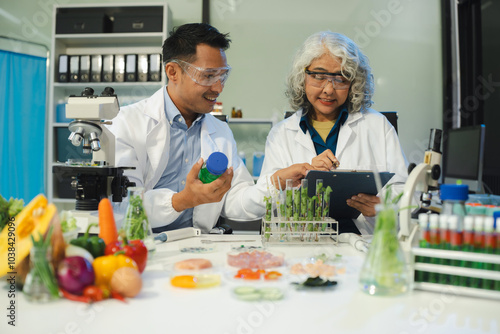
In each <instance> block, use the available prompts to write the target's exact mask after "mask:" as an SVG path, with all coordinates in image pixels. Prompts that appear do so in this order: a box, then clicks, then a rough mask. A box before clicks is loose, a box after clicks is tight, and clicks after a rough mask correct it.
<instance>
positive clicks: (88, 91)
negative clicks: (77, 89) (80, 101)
mask: <svg viewBox="0 0 500 334" xmlns="http://www.w3.org/2000/svg"><path fill="white" fill-rule="evenodd" d="M93 95H94V90H93V89H92V88H90V87H85V89H84V90H83V91H82V96H93Z"/></svg>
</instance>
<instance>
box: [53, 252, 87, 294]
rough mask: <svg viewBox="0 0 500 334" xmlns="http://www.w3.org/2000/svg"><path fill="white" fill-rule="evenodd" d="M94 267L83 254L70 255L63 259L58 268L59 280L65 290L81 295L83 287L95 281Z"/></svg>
mask: <svg viewBox="0 0 500 334" xmlns="http://www.w3.org/2000/svg"><path fill="white" fill-rule="evenodd" d="M94 279H95V274H94V268H92V264H90V262H89V261H88V260H87V259H85V258H83V257H81V256H70V257H67V258H65V259H64V260H62V262H61V263H60V264H59V267H58V269H57V281H58V282H59V286H60V287H61V288H63V289H64V290H66V291H68V292H70V293H72V294H75V295H81V294H82V293H83V289H84V288H85V287H86V286H88V285H91V284H93V283H94Z"/></svg>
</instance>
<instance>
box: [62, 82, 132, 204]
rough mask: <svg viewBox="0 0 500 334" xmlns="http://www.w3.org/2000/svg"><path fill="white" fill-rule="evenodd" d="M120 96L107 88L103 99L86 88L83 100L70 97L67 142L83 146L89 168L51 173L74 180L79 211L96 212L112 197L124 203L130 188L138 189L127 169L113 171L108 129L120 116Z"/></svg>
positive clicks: (68, 167)
mask: <svg viewBox="0 0 500 334" xmlns="http://www.w3.org/2000/svg"><path fill="white" fill-rule="evenodd" d="M119 110H120V107H119V105H118V99H117V96H116V95H115V94H114V90H113V88H111V87H106V88H105V89H104V91H103V92H102V93H101V95H100V96H97V95H94V90H93V89H92V88H90V87H87V88H85V89H84V90H83V92H82V93H81V95H80V96H75V95H71V96H70V97H69V99H68V104H67V105H66V117H67V118H71V119H74V121H72V122H71V123H70V124H69V126H68V128H69V130H70V131H71V134H70V136H69V138H68V140H69V141H70V142H71V143H72V144H73V145H75V146H80V145H82V144H83V153H84V154H89V155H90V154H91V155H92V160H91V162H90V164H85V163H76V164H73V163H70V162H66V163H65V164H61V165H56V166H53V167H52V172H53V173H55V174H56V175H58V176H61V177H63V178H71V179H72V181H71V187H72V188H73V189H74V190H75V197H76V206H75V208H76V210H77V211H93V210H97V208H98V205H99V202H100V200H101V199H102V198H104V197H109V196H112V201H113V202H121V201H122V198H123V197H126V196H127V187H130V186H135V184H134V183H133V182H129V180H128V178H127V177H126V176H124V175H123V172H124V170H125V169H132V168H133V167H114V164H115V136H114V135H113V134H112V133H111V131H109V130H108V129H107V128H106V126H105V125H109V124H111V122H110V121H109V120H111V119H113V118H114V117H115V116H116V115H117V114H118V112H119Z"/></svg>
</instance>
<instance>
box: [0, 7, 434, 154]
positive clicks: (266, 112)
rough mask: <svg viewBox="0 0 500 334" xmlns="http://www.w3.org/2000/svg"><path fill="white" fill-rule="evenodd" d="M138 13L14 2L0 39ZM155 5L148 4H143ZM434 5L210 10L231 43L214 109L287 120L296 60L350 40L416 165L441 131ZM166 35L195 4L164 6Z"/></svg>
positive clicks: (1, 10)
mask: <svg viewBox="0 0 500 334" xmlns="http://www.w3.org/2000/svg"><path fill="white" fill-rule="evenodd" d="M134 2H137V4H138V5H140V4H141V3H140V2H138V1H137V0H133V1H126V0H120V1H110V0H100V1H96V0H88V1H81V0H17V1H5V0H3V1H2V2H1V5H0V34H2V35H7V36H10V37H16V38H21V39H24V40H30V41H36V42H38V43H42V44H45V45H47V46H50V34H51V26H52V22H51V17H52V16H51V15H52V7H51V6H52V4H54V3H58V4H62V5H64V4H76V3H86V4H89V5H91V4H94V3H110V4H111V3H134ZM151 2H154V1H151ZM439 3H440V1H439V0H419V1H416V0H350V1H346V0H308V1H303V0H288V1H287V0H272V1H270V0H267V1H266V0H212V1H211V23H212V24H213V25H214V26H216V27H217V28H218V29H219V30H220V31H221V32H229V33H230V36H231V38H232V40H233V43H232V45H231V48H230V49H229V50H228V52H227V55H228V61H229V63H230V65H231V66H232V67H233V72H232V74H231V77H230V79H229V80H228V83H227V85H226V88H225V90H224V92H223V94H222V95H221V97H220V101H222V102H223V103H224V106H225V111H226V113H228V112H229V111H230V108H231V107H232V106H240V107H242V109H243V114H244V117H246V118H269V117H271V116H272V115H273V114H276V115H279V117H281V115H282V113H283V111H285V110H289V107H288V103H287V101H286V98H285V96H284V89H285V87H284V83H285V78H286V75H287V72H288V69H289V68H290V65H291V59H292V57H293V54H294V53H295V50H296V49H297V48H298V47H299V46H300V45H301V43H302V42H303V41H304V40H305V38H306V37H307V36H309V35H311V34H312V33H314V32H317V31H321V30H332V31H338V32H341V33H344V34H346V35H347V36H349V37H351V38H352V39H354V40H355V41H356V42H358V44H359V45H360V46H362V49H363V50H364V52H365V53H366V54H367V55H368V57H369V58H370V62H371V66H372V68H373V72H374V75H375V79H376V90H375V91H376V93H375V96H374V101H375V104H374V108H375V109H377V110H380V111H389V110H395V111H398V112H399V116H400V119H399V136H400V139H401V142H402V144H403V149H404V150H405V153H406V155H407V158H408V159H409V160H410V161H413V162H417V163H419V162H421V161H422V159H423V151H424V150H425V148H426V147H427V142H428V137H429V129H430V128H433V127H437V128H441V124H442V79H441V72H442V66H441V63H442V60H441V26H440V24H441V23H440V4H439ZM168 4H169V6H170V9H171V11H172V17H173V25H174V26H176V25H180V24H183V23H188V22H199V21H200V20H201V5H202V1H201V0H172V1H168Z"/></svg>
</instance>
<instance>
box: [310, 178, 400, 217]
mask: <svg viewBox="0 0 500 334" xmlns="http://www.w3.org/2000/svg"><path fill="white" fill-rule="evenodd" d="M379 175H380V182H381V183H382V187H383V186H384V185H385V184H386V183H387V181H389V180H390V179H391V178H392V177H393V175H394V173H389V172H382V173H379ZM306 179H307V180H308V181H307V182H308V189H307V193H308V195H309V197H312V196H314V194H315V192H316V180H320V179H321V180H323V187H324V188H326V187H327V186H330V187H331V188H332V193H331V194H330V210H329V213H330V217H332V218H334V219H337V220H338V219H345V218H349V219H355V218H357V217H358V216H359V214H360V212H359V211H358V210H356V209H354V208H352V207H350V206H349V205H347V203H346V200H347V199H349V198H351V197H352V196H354V195H357V194H359V193H363V194H369V195H376V194H377V193H378V192H377V186H376V183H375V178H374V175H373V172H372V171H350V170H345V171H343V170H336V171H332V172H323V171H316V170H311V171H309V172H308V173H307V176H306Z"/></svg>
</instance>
